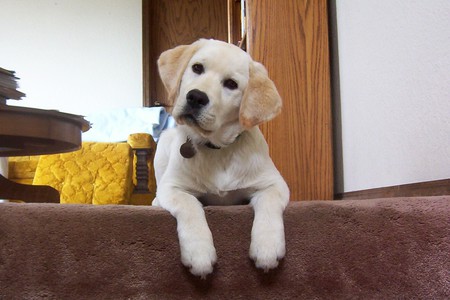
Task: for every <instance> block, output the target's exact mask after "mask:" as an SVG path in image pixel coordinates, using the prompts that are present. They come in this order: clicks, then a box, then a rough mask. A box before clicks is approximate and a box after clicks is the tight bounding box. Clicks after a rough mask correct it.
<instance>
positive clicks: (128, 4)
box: [0, 0, 142, 114]
mask: <svg viewBox="0 0 450 300" xmlns="http://www.w3.org/2000/svg"><path fill="white" fill-rule="evenodd" d="M141 3H142V2H141V0H31V1H30V0H0V66H1V67H3V68H6V69H12V70H15V71H16V73H17V76H19V77H20V78H21V79H20V87H21V88H20V90H21V91H23V92H24V93H26V94H27V97H26V98H24V100H23V101H19V102H18V101H12V100H10V101H8V104H10V105H21V106H32V107H38V108H48V109H58V110H61V111H65V112H70V113H76V114H88V113H90V112H94V111H98V110H101V109H105V108H121V107H139V106H142V15H141V11H142V8H141V6H142V4H141Z"/></svg>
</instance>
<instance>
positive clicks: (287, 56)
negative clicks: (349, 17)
mask: <svg viewBox="0 0 450 300" xmlns="http://www.w3.org/2000/svg"><path fill="white" fill-rule="evenodd" d="M327 21H328V20H327V2H326V0H314V1H307V0H297V1H292V0H278V1H271V0H248V1H247V22H248V25H247V26H248V33H247V34H248V37H247V39H248V40H247V49H248V51H249V53H250V54H251V55H252V57H253V58H254V59H255V60H257V61H260V62H262V63H263V64H264V65H265V66H266V68H267V69H268V72H269V74H270V77H271V78H272V79H273V81H274V82H275V84H276V86H277V88H278V90H279V92H280V95H281V97H282V98H283V111H282V113H281V115H280V116H278V117H277V118H276V119H275V120H273V121H271V122H269V123H267V124H264V125H262V126H261V129H262V131H263V133H264V135H265V137H266V139H267V141H268V143H269V147H270V153H271V156H272V158H273V160H274V162H275V165H276V166H277V167H278V169H279V170H280V172H281V174H282V175H283V177H284V178H285V179H286V181H287V183H288V185H289V188H290V190H291V200H313V199H333V162H332V128H331V126H332V125H331V124H332V120H331V99H330V74H329V73H330V71H329V50H328V23H327Z"/></svg>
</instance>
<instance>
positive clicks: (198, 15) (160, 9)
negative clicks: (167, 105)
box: [142, 0, 228, 106]
mask: <svg viewBox="0 0 450 300" xmlns="http://www.w3.org/2000/svg"><path fill="white" fill-rule="evenodd" d="M142 3H143V4H142V9H143V26H144V28H143V52H144V54H143V60H144V61H143V64H144V69H143V71H144V83H143V84H144V106H152V105H154V103H155V101H156V100H157V101H159V102H160V103H164V99H165V98H166V92H165V90H164V87H163V84H162V82H161V80H160V78H159V75H158V70H157V67H156V61H157V59H158V57H159V55H160V54H161V53H162V52H163V51H165V50H168V49H170V48H173V47H175V46H178V45H183V44H190V43H192V42H194V41H196V40H197V39H199V38H214V39H218V40H223V41H227V40H228V24H227V23H228V20H227V1H226V0H189V1H188V0H143V2H142Z"/></svg>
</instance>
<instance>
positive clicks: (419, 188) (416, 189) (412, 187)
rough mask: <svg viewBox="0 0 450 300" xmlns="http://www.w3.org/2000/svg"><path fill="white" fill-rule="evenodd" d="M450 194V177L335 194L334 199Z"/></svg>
mask: <svg viewBox="0 0 450 300" xmlns="http://www.w3.org/2000/svg"><path fill="white" fill-rule="evenodd" d="M442 195H450V179H442V180H435V181H427V182H418V183H411V184H403V185H397V186H390V187H382V188H376V189H369V190H361V191H355V192H348V193H339V194H336V195H335V197H334V199H336V200H350V199H352V200H356V199H374V198H390V197H419V196H442Z"/></svg>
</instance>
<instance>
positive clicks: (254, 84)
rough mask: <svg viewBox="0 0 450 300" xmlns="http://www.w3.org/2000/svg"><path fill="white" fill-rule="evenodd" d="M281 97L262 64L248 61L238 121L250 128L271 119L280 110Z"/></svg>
mask: <svg viewBox="0 0 450 300" xmlns="http://www.w3.org/2000/svg"><path fill="white" fill-rule="evenodd" d="M281 106H282V103H281V97H280V95H279V94H278V91H277V88H276V87H275V84H274V83H273V81H272V80H270V79H269V76H268V75H267V71H266V69H265V68H264V66H263V65H262V64H260V63H257V62H252V63H250V77H249V81H248V86H247V88H246V90H245V92H244V96H243V98H242V102H241V107H240V109H239V122H240V123H241V125H242V126H244V127H245V128H251V127H253V126H256V125H258V124H261V123H263V122H266V121H269V120H272V119H273V118H275V117H276V116H277V115H278V114H279V113H280V111H281Z"/></svg>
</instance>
